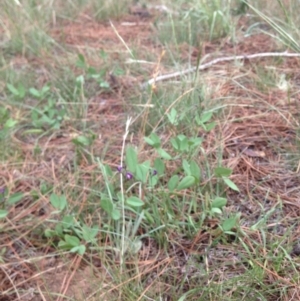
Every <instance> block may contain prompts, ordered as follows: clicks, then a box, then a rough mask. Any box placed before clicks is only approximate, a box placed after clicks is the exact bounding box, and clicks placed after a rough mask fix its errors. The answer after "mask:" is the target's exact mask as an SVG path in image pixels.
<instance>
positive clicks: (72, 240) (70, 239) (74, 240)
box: [64, 234, 80, 247]
mask: <svg viewBox="0 0 300 301" xmlns="http://www.w3.org/2000/svg"><path fill="white" fill-rule="evenodd" d="M64 238H65V242H66V243H67V244H69V245H70V246H72V247H76V246H78V245H79V244H80V240H79V238H78V237H76V236H73V235H68V234H66V235H65V236H64Z"/></svg>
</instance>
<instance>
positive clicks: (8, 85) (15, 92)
mask: <svg viewBox="0 0 300 301" xmlns="http://www.w3.org/2000/svg"><path fill="white" fill-rule="evenodd" d="M7 88H8V90H9V91H10V92H11V94H13V95H14V96H19V91H18V89H16V88H15V87H14V86H13V85H12V84H7Z"/></svg>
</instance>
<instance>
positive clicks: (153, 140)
mask: <svg viewBox="0 0 300 301" xmlns="http://www.w3.org/2000/svg"><path fill="white" fill-rule="evenodd" d="M144 140H145V141H146V143H148V144H149V145H151V146H152V147H154V148H158V147H160V139H159V137H158V136H157V135H156V134H155V133H151V135H150V136H149V137H144Z"/></svg>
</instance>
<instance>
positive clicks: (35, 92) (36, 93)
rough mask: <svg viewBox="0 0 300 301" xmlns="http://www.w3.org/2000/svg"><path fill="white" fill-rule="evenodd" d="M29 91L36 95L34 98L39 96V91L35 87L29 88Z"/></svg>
mask: <svg viewBox="0 0 300 301" xmlns="http://www.w3.org/2000/svg"><path fill="white" fill-rule="evenodd" d="M29 93H30V94H31V95H32V96H34V97H36V98H40V97H41V92H40V91H38V90H37V89H35V88H30V89H29Z"/></svg>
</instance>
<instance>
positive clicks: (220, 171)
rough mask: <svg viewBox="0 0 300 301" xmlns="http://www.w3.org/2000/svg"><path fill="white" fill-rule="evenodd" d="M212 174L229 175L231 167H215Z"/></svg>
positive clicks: (217, 175)
mask: <svg viewBox="0 0 300 301" xmlns="http://www.w3.org/2000/svg"><path fill="white" fill-rule="evenodd" d="M214 174H215V176H216V177H218V178H221V177H229V176H230V175H231V174H232V169H230V168H226V167H217V168H215V170H214Z"/></svg>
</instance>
